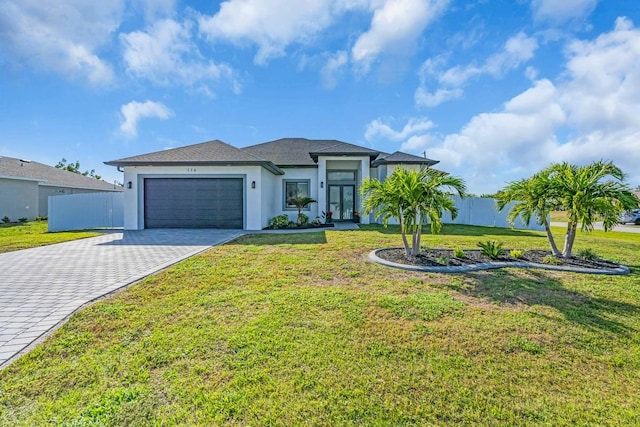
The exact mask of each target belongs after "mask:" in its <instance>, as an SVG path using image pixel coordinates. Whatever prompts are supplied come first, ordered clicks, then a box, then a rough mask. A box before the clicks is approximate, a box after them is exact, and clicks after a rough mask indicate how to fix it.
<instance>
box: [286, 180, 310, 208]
mask: <svg viewBox="0 0 640 427" xmlns="http://www.w3.org/2000/svg"><path fill="white" fill-rule="evenodd" d="M293 197H310V196H309V180H301V181H285V182H284V207H285V209H296V207H295V206H294V205H292V204H291V203H289V200H290V199H291V198H293ZM307 210H308V208H307Z"/></svg>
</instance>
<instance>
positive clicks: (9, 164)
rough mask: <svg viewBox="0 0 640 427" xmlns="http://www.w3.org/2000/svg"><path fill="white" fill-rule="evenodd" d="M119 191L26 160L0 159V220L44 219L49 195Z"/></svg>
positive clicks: (120, 189) (76, 175)
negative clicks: (39, 217) (5, 218)
mask: <svg viewBox="0 0 640 427" xmlns="http://www.w3.org/2000/svg"><path fill="white" fill-rule="evenodd" d="M103 191H110V192H112V191H122V187H120V186H116V185H114V184H110V183H108V182H105V181H101V180H98V179H95V178H92V177H87V176H82V175H79V174H77V173H73V172H69V171H66V170H62V169H57V168H54V167H52V166H48V165H45V164H42V163H38V162H33V161H30V160H22V159H14V158H12V157H6V156H3V157H0V218H3V217H5V216H8V217H9V218H10V219H12V220H14V221H15V220H18V219H19V218H27V219H29V220H32V219H34V218H35V217H36V216H46V215H47V210H48V198H49V196H57V195H62V194H77V193H96V192H103Z"/></svg>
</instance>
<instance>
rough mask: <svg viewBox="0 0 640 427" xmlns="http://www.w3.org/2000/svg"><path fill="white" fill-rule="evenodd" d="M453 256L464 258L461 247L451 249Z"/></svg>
mask: <svg viewBox="0 0 640 427" xmlns="http://www.w3.org/2000/svg"><path fill="white" fill-rule="evenodd" d="M453 256H454V257H456V258H464V257H466V255H465V253H464V251H463V250H462V249H460V248H455V249H454V250H453Z"/></svg>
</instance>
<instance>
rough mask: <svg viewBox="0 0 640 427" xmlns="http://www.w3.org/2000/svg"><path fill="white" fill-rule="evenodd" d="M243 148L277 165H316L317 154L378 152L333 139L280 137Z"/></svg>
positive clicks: (374, 155) (366, 154) (372, 153)
mask: <svg viewBox="0 0 640 427" xmlns="http://www.w3.org/2000/svg"><path fill="white" fill-rule="evenodd" d="M243 150H245V151H247V152H249V153H252V154H255V155H256V156H259V157H262V158H264V159H267V160H270V161H272V162H273V163H275V164H276V165H278V166H281V167H287V166H289V167H290V166H316V162H317V160H318V155H323V156H369V157H371V158H375V157H377V156H378V155H379V154H380V152H379V151H375V150H371V149H369V148H365V147H360V146H358V145H353V144H349V143H347V142H342V141H337V140H335V139H306V138H282V139H276V140H275V141H269V142H264V143H262V144H257V145H251V146H249V147H245V148H243Z"/></svg>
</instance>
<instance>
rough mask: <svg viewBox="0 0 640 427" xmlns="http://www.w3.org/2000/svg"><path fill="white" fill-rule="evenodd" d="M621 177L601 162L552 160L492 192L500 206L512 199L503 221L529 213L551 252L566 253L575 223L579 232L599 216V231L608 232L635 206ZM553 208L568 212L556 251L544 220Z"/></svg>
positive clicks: (590, 226) (569, 251)
mask: <svg viewBox="0 0 640 427" xmlns="http://www.w3.org/2000/svg"><path fill="white" fill-rule="evenodd" d="M612 178H613V179H612ZM624 179H625V174H624V173H623V172H622V170H620V168H618V167H617V166H615V165H614V164H613V163H611V162H605V161H602V160H601V161H598V162H594V163H591V164H590V165H586V166H576V165H571V164H568V163H566V162H565V163H554V164H552V165H551V166H549V167H547V168H545V169H543V170H542V171H540V172H538V173H537V174H535V175H533V176H532V177H530V178H527V179H524V180H521V181H517V182H514V183H511V184H509V185H508V186H507V187H506V188H504V189H503V190H501V191H500V192H498V194H497V199H498V208H499V209H500V210H502V209H504V208H505V207H506V206H507V205H508V204H509V203H510V202H515V204H514V205H513V206H512V207H511V208H510V210H509V216H508V218H509V221H510V222H511V223H512V224H513V221H514V220H515V218H516V217H518V216H519V215H520V216H521V218H522V219H523V220H524V221H525V222H526V223H527V224H528V223H529V222H530V220H531V217H532V216H535V217H536V219H537V220H538V222H539V223H540V224H542V225H544V227H545V231H546V232H547V238H548V239H549V243H550V245H551V250H552V252H553V254H554V255H556V256H562V257H570V256H571V255H572V251H573V244H574V242H575V238H576V230H577V228H578V224H581V230H582V231H591V230H593V225H594V223H595V222H596V220H600V219H601V220H602V223H603V226H604V230H605V231H609V230H611V229H612V228H613V227H614V226H615V225H616V224H617V222H618V218H619V216H620V214H621V213H622V212H623V211H625V210H630V209H633V208H636V207H637V206H638V204H639V201H638V199H637V198H636V197H635V196H634V195H633V193H632V192H631V189H630V188H629V186H628V185H626V184H625V183H624V182H623V181H624ZM554 209H562V210H564V211H566V212H567V216H568V221H567V231H566V233H565V239H564V247H563V249H562V252H560V251H559V250H558V248H557V246H556V244H555V242H554V240H553V236H552V234H551V230H550V228H549V224H548V222H547V219H546V218H547V215H548V214H549V212H551V210H554Z"/></svg>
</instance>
